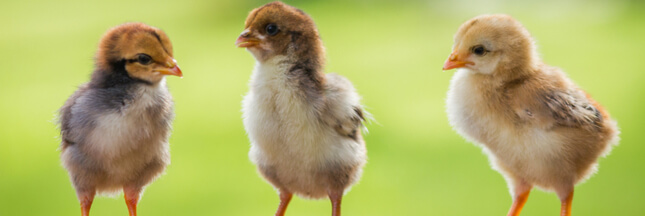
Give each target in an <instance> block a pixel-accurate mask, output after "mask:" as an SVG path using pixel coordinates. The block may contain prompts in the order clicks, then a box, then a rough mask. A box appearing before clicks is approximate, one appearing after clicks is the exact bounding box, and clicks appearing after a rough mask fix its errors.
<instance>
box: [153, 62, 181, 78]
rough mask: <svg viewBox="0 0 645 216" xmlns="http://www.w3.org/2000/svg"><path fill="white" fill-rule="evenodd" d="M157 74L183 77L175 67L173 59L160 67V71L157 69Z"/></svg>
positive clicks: (177, 66)
mask: <svg viewBox="0 0 645 216" xmlns="http://www.w3.org/2000/svg"><path fill="white" fill-rule="evenodd" d="M157 72H159V73H160V74H163V75H173V76H178V77H184V74H183V73H181V69H179V65H177V60H175V59H172V60H169V61H167V62H166V65H164V67H162V68H161V69H158V70H157Z"/></svg>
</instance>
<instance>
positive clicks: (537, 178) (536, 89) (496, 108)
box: [443, 15, 619, 216]
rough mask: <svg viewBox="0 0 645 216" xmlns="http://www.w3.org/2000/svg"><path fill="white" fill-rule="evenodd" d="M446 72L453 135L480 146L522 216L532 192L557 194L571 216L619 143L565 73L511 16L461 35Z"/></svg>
mask: <svg viewBox="0 0 645 216" xmlns="http://www.w3.org/2000/svg"><path fill="white" fill-rule="evenodd" d="M454 39H455V44H454V46H453V52H452V54H451V55H450V57H449V58H448V60H447V61H446V63H445V65H444V67H443V69H444V70H448V69H453V68H458V69H457V72H456V73H455V75H454V76H453V78H452V81H451V83H450V90H449V91H448V99H447V112H448V118H449V120H450V123H451V124H452V126H453V127H454V129H455V130H456V131H457V132H458V133H460V134H461V135H462V136H464V137H466V138H467V139H468V140H470V141H472V142H474V143H478V144H480V145H481V146H482V147H483V148H484V152H486V153H487V154H488V156H489V158H490V160H491V164H492V166H493V168H494V169H495V170H497V171H499V172H500V173H501V174H502V175H503V176H504V177H505V178H506V181H507V183H508V185H509V189H510V192H511V195H512V197H513V205H512V206H511V208H510V210H509V212H508V215H509V216H511V215H513V216H515V215H519V214H520V211H521V209H522V207H523V205H524V203H525V202H526V200H527V198H528V195H529V192H530V190H531V189H532V187H533V186H537V187H539V188H541V189H544V190H550V191H555V193H556V194H557V195H558V197H559V198H560V200H561V202H562V203H561V204H562V208H561V215H563V216H564V215H567V216H568V215H570V214H571V201H572V199H573V189H574V185H576V184H577V183H580V182H582V181H584V180H586V179H587V178H589V177H590V176H591V175H592V174H593V173H595V172H596V167H597V162H598V158H599V157H600V156H603V155H605V154H607V153H608V152H609V151H610V149H611V147H612V145H614V144H616V143H617V142H618V133H619V132H618V128H617V126H616V122H615V121H614V120H612V119H611V118H610V117H609V114H608V113H607V112H606V111H605V110H604V109H603V108H602V107H601V106H600V105H599V104H598V103H597V102H596V101H594V100H593V99H591V97H590V96H589V95H588V94H587V93H585V92H584V91H582V90H581V89H580V88H578V87H577V86H576V85H575V84H574V83H573V82H572V81H571V80H569V78H567V76H566V75H565V73H564V72H562V71H561V70H560V69H558V68H555V67H551V66H548V65H545V64H544V63H542V61H541V60H540V59H539V57H538V55H537V52H536V48H535V45H534V44H535V43H534V41H533V39H532V38H531V36H530V34H529V32H528V31H527V30H526V29H525V28H524V27H523V26H522V25H521V24H520V23H519V22H517V21H516V20H514V19H513V18H511V17H510V16H507V15H483V16H478V17H475V18H473V19H471V20H469V21H467V22H466V23H464V24H463V25H461V27H460V28H459V30H458V31H457V34H456V35H455V38H454Z"/></svg>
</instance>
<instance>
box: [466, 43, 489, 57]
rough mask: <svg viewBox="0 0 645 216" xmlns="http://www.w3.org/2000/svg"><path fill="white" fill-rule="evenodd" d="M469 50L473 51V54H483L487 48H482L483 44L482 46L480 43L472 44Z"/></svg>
mask: <svg viewBox="0 0 645 216" xmlns="http://www.w3.org/2000/svg"><path fill="white" fill-rule="evenodd" d="M470 50H471V51H472V52H473V53H475V55H478V56H484V55H486V53H488V50H486V48H484V46H482V45H477V46H474V47H473V48H471V49H470Z"/></svg>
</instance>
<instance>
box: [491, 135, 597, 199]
mask: <svg viewBox="0 0 645 216" xmlns="http://www.w3.org/2000/svg"><path fill="white" fill-rule="evenodd" d="M506 132H508V133H511V132H510V131H506ZM504 133H505V132H501V134H500V137H499V138H500V139H499V140H489V141H488V142H487V143H485V144H484V145H485V148H486V150H487V151H488V152H490V154H489V156H490V158H491V162H492V164H493V167H494V168H495V169H496V170H497V171H499V172H500V173H501V174H503V175H504V176H505V177H506V178H507V179H511V180H514V181H525V182H527V183H529V184H531V185H534V186H537V187H539V188H541V189H544V190H547V191H551V190H557V189H558V188H566V187H569V186H573V185H574V184H575V183H576V182H577V181H578V180H579V176H580V175H581V173H580V171H581V170H582V169H579V166H580V165H581V164H575V163H572V162H571V161H572V160H575V159H574V158H572V157H573V156H572V155H569V154H567V152H566V148H568V147H569V146H570V145H569V144H568V143H566V142H565V141H566V140H565V139H563V138H562V137H561V136H559V134H557V133H554V132H550V131H540V130H537V129H535V130H533V129H532V130H518V131H512V133H515V135H514V136H513V138H509V137H505V136H504ZM586 165H592V164H591V163H587V164H586ZM510 183H511V184H512V183H513V182H510Z"/></svg>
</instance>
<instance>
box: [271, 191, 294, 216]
mask: <svg viewBox="0 0 645 216" xmlns="http://www.w3.org/2000/svg"><path fill="white" fill-rule="evenodd" d="M292 197H293V194H292V193H291V192H288V191H286V190H280V205H279V206H278V211H276V212H275V216H284V213H285V212H286V211H287V206H288V205H289V202H291V198H292Z"/></svg>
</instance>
